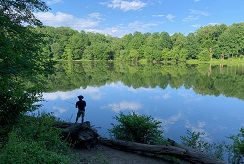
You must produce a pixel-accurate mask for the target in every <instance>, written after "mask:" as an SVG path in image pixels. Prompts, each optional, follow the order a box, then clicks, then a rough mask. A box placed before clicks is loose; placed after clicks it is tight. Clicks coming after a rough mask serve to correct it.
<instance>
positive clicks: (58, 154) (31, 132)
mask: <svg viewBox="0 0 244 164" xmlns="http://www.w3.org/2000/svg"><path fill="white" fill-rule="evenodd" d="M54 123H55V118H54V117H53V116H51V115H50V114H41V115H39V116H37V117H29V116H21V117H20V118H19V120H18V124H16V125H15V126H13V127H12V130H11V131H10V132H9V133H8V135H7V136H1V137H5V138H8V139H7V140H5V141H4V142H2V144H1V145H2V146H1V150H0V164H8V163H30V164H32V163H64V164H65V163H67V164H68V163H70V161H72V160H73V157H72V155H71V154H70V150H69V146H70V145H68V143H66V142H64V141H62V139H61V138H60V132H61V131H60V130H59V129H56V128H54V127H53V124H54Z"/></svg>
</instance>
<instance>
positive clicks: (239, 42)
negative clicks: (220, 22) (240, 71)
mask: <svg viewBox="0 0 244 164" xmlns="http://www.w3.org/2000/svg"><path fill="white" fill-rule="evenodd" d="M243 36H244V23H239V24H233V25H231V26H229V27H228V28H227V29H226V30H225V31H224V32H223V33H222V34H221V35H220V37H219V40H218V46H219V52H221V53H224V54H225V55H226V56H225V58H228V57H229V55H231V56H232V55H234V56H240V55H243V54H244V53H243V50H244V41H243Z"/></svg>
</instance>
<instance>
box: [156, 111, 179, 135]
mask: <svg viewBox="0 0 244 164" xmlns="http://www.w3.org/2000/svg"><path fill="white" fill-rule="evenodd" d="M181 118H182V115H181V113H178V114H177V115H173V116H171V117H169V118H167V119H158V120H159V121H161V122H162V123H161V125H162V128H163V130H164V131H167V130H168V129H169V126H170V125H174V124H175V123H176V122H177V121H179V120H180V119H181Z"/></svg>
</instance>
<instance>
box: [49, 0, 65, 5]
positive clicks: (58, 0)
mask: <svg viewBox="0 0 244 164" xmlns="http://www.w3.org/2000/svg"><path fill="white" fill-rule="evenodd" d="M59 2H62V0H52V1H47V4H48V5H52V4H56V3H59Z"/></svg>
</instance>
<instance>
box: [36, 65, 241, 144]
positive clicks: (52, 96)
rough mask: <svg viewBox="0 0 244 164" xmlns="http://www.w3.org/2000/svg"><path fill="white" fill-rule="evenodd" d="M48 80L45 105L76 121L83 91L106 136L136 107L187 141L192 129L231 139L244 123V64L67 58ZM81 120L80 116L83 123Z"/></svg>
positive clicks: (95, 122)
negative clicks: (119, 120)
mask: <svg viewBox="0 0 244 164" xmlns="http://www.w3.org/2000/svg"><path fill="white" fill-rule="evenodd" d="M56 68H57V72H56V73H55V74H54V75H52V76H50V77H48V78H47V79H44V81H45V83H46V84H47V87H48V89H47V90H46V91H45V92H44V93H43V98H44V99H45V101H44V102H42V104H43V106H42V107H41V108H40V110H44V111H46V112H53V114H54V115H55V116H56V117H58V118H60V119H61V120H64V121H70V122H75V117H76V113H77V109H76V108H75V103H76V101H77V100H78V98H77V96H78V95H83V96H84V100H85V101H86V103H87V107H86V116H85V121H90V122H91V124H92V125H94V126H95V127H96V128H97V129H98V133H99V134H100V135H101V136H103V137H109V134H108V129H110V128H111V127H112V125H111V123H114V124H116V123H117V122H116V120H115V119H113V117H114V116H115V115H118V114H119V112H123V113H125V114H128V113H130V112H131V111H135V112H136V113H138V114H145V115H150V116H152V117H153V118H155V119H157V120H159V121H161V122H162V130H163V131H164V133H163V136H164V137H167V138H171V139H173V140H175V141H177V142H181V140H180V136H186V132H187V130H190V131H195V132H201V133H204V135H202V136H201V138H202V139H204V140H205V141H208V142H212V141H214V142H216V141H224V140H225V141H226V142H227V143H228V142H230V140H229V139H227V137H228V136H230V135H231V134H233V135H235V134H237V133H238V132H239V129H240V128H241V127H243V126H244V119H243V116H244V108H243V107H244V101H243V100H244V66H225V65H214V66H212V65H210V64H195V65H190V64H185V63H180V64H169V63H168V64H163V63H161V64H139V63H127V62H62V63H58V64H57V65H56ZM80 121H81V119H79V122H80Z"/></svg>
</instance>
